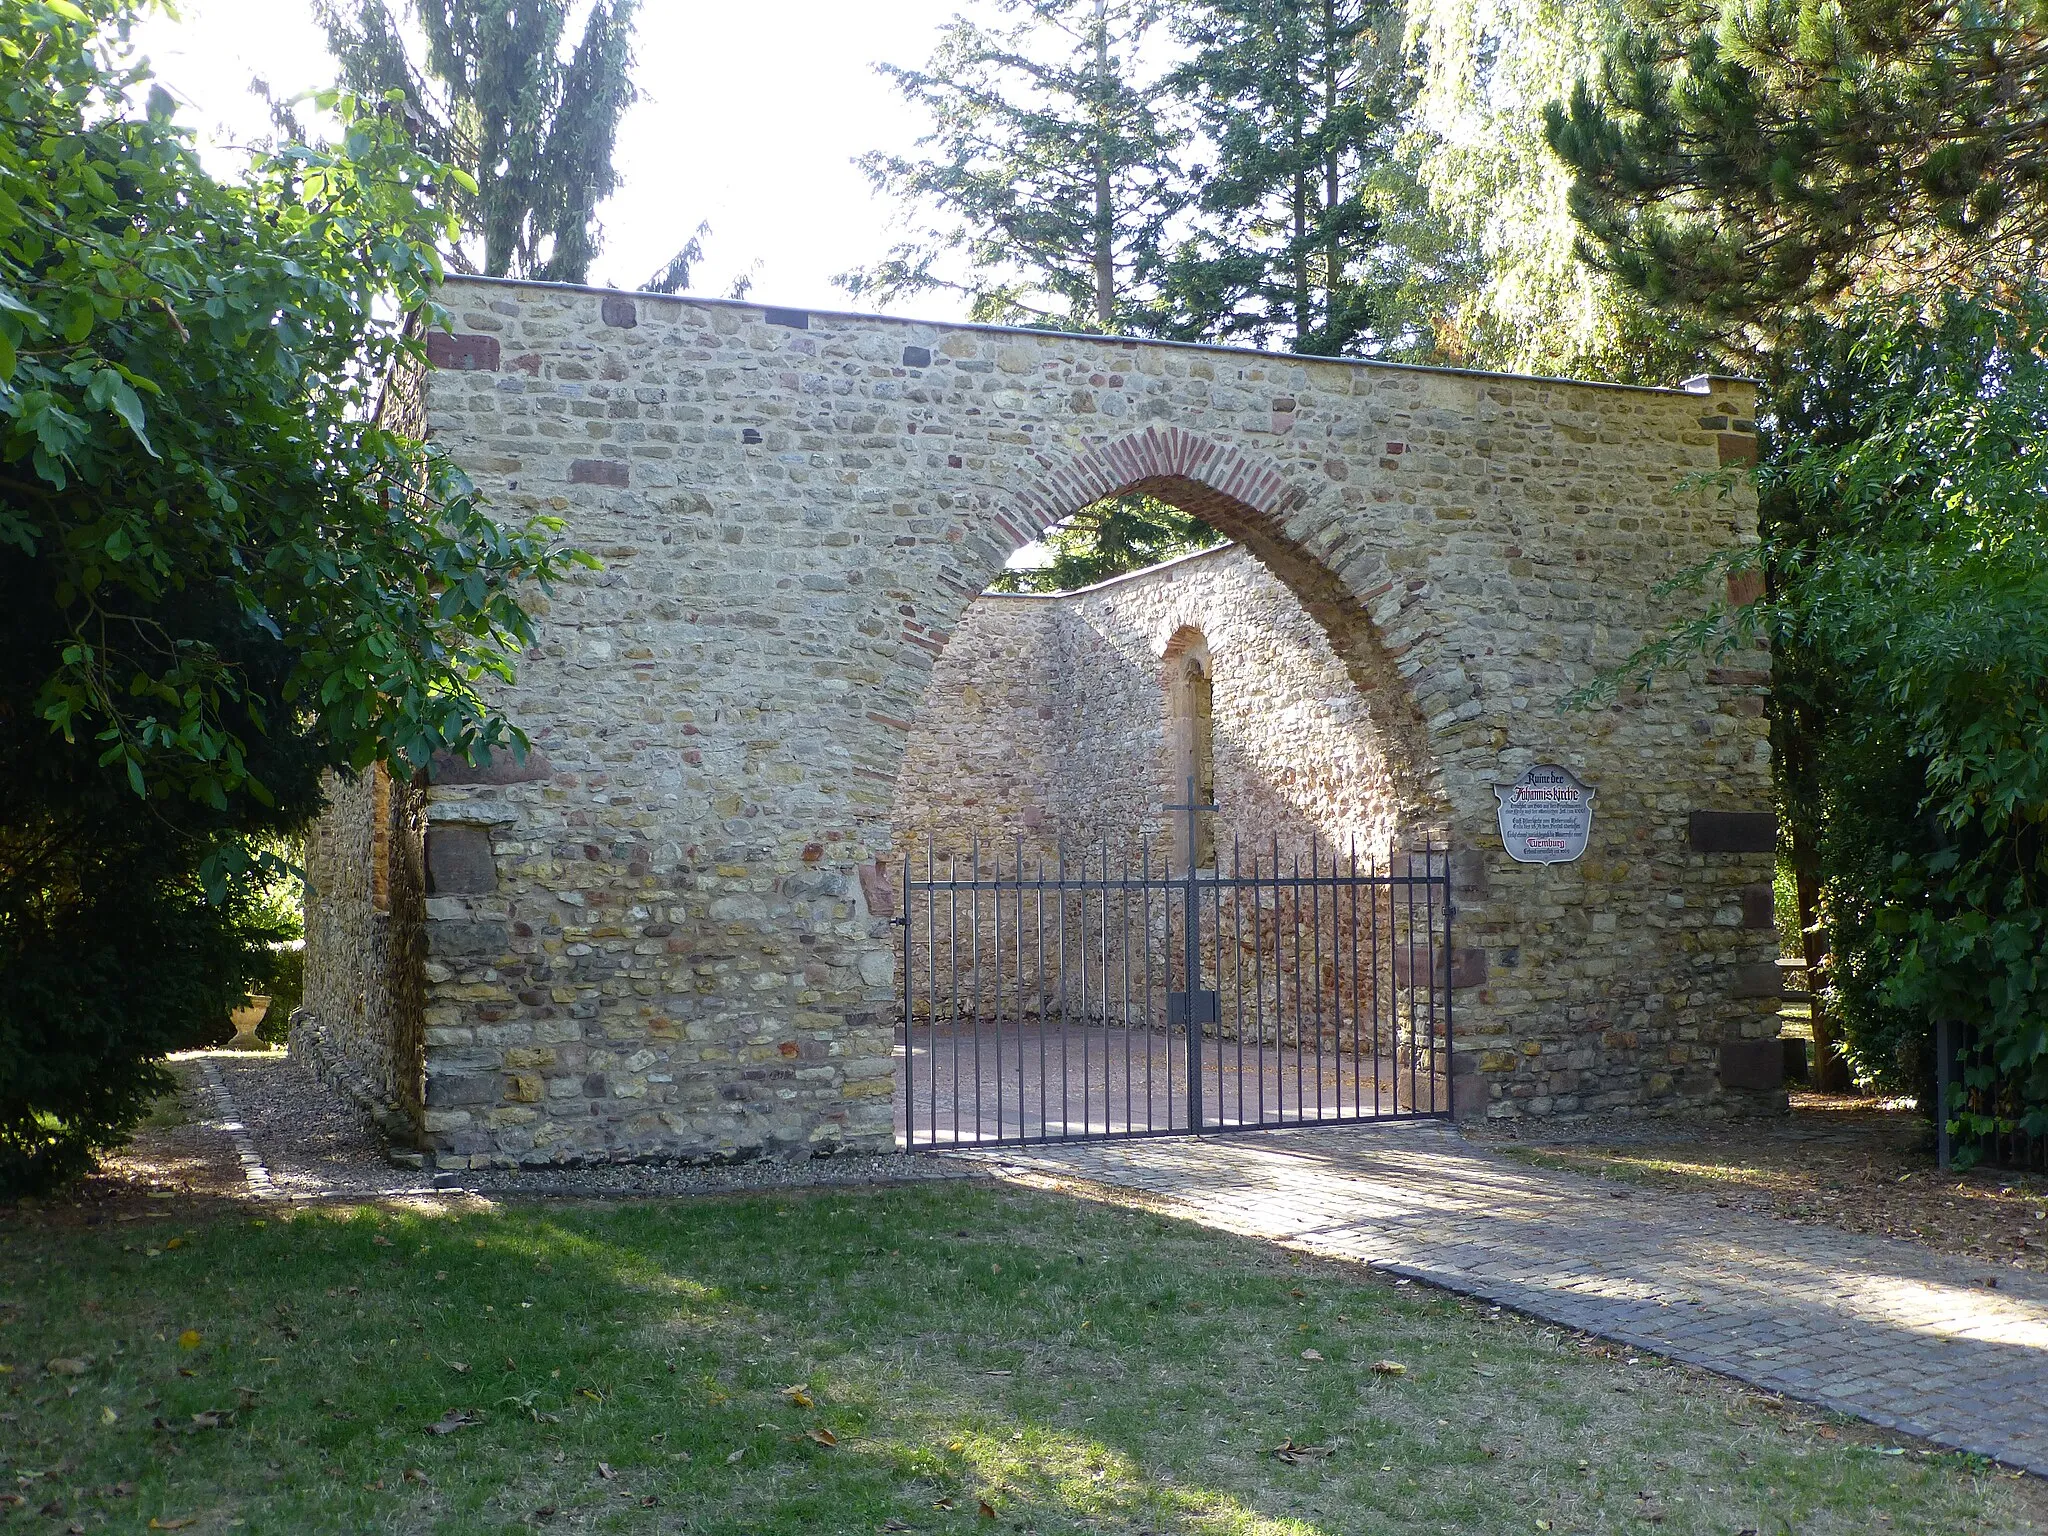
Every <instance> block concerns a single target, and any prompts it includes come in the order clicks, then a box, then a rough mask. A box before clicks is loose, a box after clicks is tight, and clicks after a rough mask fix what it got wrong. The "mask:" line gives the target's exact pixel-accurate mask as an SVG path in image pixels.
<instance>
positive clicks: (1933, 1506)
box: [0, 1184, 2042, 1536]
mask: <svg viewBox="0 0 2048 1536" xmlns="http://www.w3.org/2000/svg"><path fill="white" fill-rule="evenodd" d="M0 1360H4V1361H5V1362H7V1365H6V1372H7V1373H6V1374H5V1375H0V1383H4V1385H0V1452H4V1458H5V1471H6V1473H7V1478H6V1481H5V1482H4V1484H0V1491H4V1492H5V1494H6V1498H7V1502H8V1505H9V1507H8V1508H6V1509H4V1510H0V1529H5V1530H13V1529H21V1530H33V1531H37V1532H43V1531H49V1532H58V1531H65V1530H73V1531H77V1530H83V1531H88V1532H92V1531H99V1530H110V1531H141V1530H151V1529H181V1530H187V1531H191V1532H194V1533H198V1532H214V1531H222V1530H227V1529H235V1530H240V1531H248V1532H258V1531H273V1532H329V1531H377V1532H385V1531H441V1532H470V1531H507V1530H523V1529H543V1530H607V1531H614V1530H615V1531H647V1532H654V1531H661V1532H692V1533H697V1532H703V1533H710V1532H720V1533H733V1536H738V1533H748V1536H756V1533H783V1532H789V1533H796V1532H803V1533H813V1532H816V1533H826V1532H840V1531H846V1532H863V1533H865V1532H877V1531H906V1530H908V1531H922V1532H947V1531H954V1532H962V1533H967V1532H1004V1531H1006V1532H1023V1531H1033V1532H1038V1533H1041V1536H1053V1533H1057V1532H1082V1531H1086V1532H1118V1533H1126V1536H1136V1533H1140V1532H1153V1533H1161V1536H1164V1533H1168V1532H1174V1533H1178V1532H1190V1533H1192V1532H1201V1533H1224V1532H1244V1533H1251V1532H1259V1533H1276V1536H1277V1533H1283V1532H1285V1533H1292V1536H1309V1533H1318V1532H1328V1533H1338V1532H1343V1533H1352V1532H1358V1533H1366V1532H1371V1533H1380V1532H1388V1531H1443V1532H1489V1533H1490V1532H1510V1531H1512V1532H1532V1531H1551V1532H1556V1533H1565V1532H1646V1533H1647V1532H1651V1531H1657V1532H1670V1533H1677V1532H1700V1533H1709V1532H1711V1533H1714V1536H1737V1533H1739V1532H1743V1531H1754V1532H1757V1533H1759V1536H1780V1533H1785V1532H1797V1533H1799V1536H1820V1533H1827V1532H1852V1531H1853V1532H1868V1531H1873V1530H1890V1531H1902V1532H1903V1531H1913V1532H1940V1533H1944V1536H1950V1533H1964V1532H1991V1531H1998V1532H2004V1531H2025V1530H2035V1529H2040V1528H2042V1527H2041V1508H2042V1506H2041V1503H2040V1494H2039V1489H2038V1487H2037V1485H2035V1484H2033V1483H2031V1482H2028V1481H2016V1480H2014V1479H2013V1478H2011V1477H2009V1476H2007V1475H2005V1474H2002V1473H1999V1472H1997V1471H1996V1470H1994V1469H1991V1468H1988V1467H1986V1466H1984V1465H1983V1464H1982V1463H1978V1462H1974V1461H1972V1460H1970V1459H1969V1458H1965V1457H1960V1456H1950V1455H1942V1454H1933V1453H1930V1452H1928V1451H1926V1450H1925V1449H1923V1448H1918V1447H1913V1446H1904V1447H1901V1446H1900V1444H1899V1443H1898V1442H1897V1440H1896V1438H1894V1437H1887V1436H1885V1435H1883V1434H1882V1433H1881V1432H1879V1431H1875V1430H1871V1429H1868V1428H1866V1427H1863V1426H1859V1425H1855V1424H1853V1423H1851V1422H1849V1421H1843V1420H1832V1419H1829V1418H1828V1417H1826V1416H1825V1415H1820V1414H1816V1413H1810V1412H1808V1411H1806V1410H1803V1409H1794V1408H1787V1407H1785V1406H1783V1405H1779V1404H1775V1403H1773V1402H1772V1401H1770V1400H1768V1399H1766V1398H1764V1397H1762V1396H1760V1395H1758V1394H1754V1393H1751V1392H1748V1391H1746V1390H1743V1389H1741V1388H1738V1387H1734V1386H1732V1385H1730V1384H1728V1383H1726V1382H1723V1381H1720V1380H1718V1379H1716V1378H1713V1377H1709V1376H1706V1375H1703V1374H1700V1373H1696V1372H1690V1371H1685V1370H1681V1369H1678V1368H1674V1367H1671V1366H1668V1365H1666V1364H1663V1363H1662V1362H1658V1361H1655V1360H1649V1359H1642V1360H1636V1359H1633V1358H1631V1357H1628V1356H1626V1355H1625V1354H1624V1353H1623V1352H1621V1351H1619V1350H1607V1349H1595V1348H1591V1347H1589V1346H1588V1345H1587V1344H1586V1343H1585V1342H1584V1341H1580V1340H1574V1339H1572V1338H1570V1337H1567V1336H1564V1335H1562V1334H1560V1333H1559V1332H1558V1331H1557V1330H1554V1329H1546V1328H1544V1327H1542V1326H1541V1325H1538V1324H1535V1323H1531V1322H1528V1321H1526V1320H1524V1319H1520V1318H1517V1317H1515V1316H1513V1315H1511V1314H1503V1313H1500V1312H1497V1311H1493V1310H1490V1309H1487V1308H1485V1307H1482V1306H1479V1305H1476V1304H1470V1303H1465V1302H1461V1301H1458V1300H1455V1299H1452V1298H1448V1297H1445V1296H1441V1295H1438V1294H1435V1293H1432V1292H1430V1291H1427V1290H1425V1289H1423V1288H1421V1287H1417V1286H1395V1285H1390V1284H1385V1283H1382V1282H1379V1281H1375V1280H1371V1279H1369V1278H1367V1277H1366V1276H1365V1275H1364V1274H1363V1272H1361V1271H1357V1270H1353V1269H1348V1268H1345V1267H1342V1266H1338V1265H1332V1264H1322V1263H1316V1262H1309V1261H1302V1262H1293V1261H1291V1260H1290V1258H1289V1256H1288V1255H1286V1254H1285V1253H1282V1252H1280V1251H1278V1250H1275V1249H1273V1248H1270V1247H1265V1246H1262V1245H1259V1244H1256V1243H1252V1242H1245V1241H1239V1240H1235V1239H1231V1238H1226V1237H1220V1236H1218V1235H1216V1234H1213V1233H1210V1232H1207V1231H1204V1230H1202V1229H1200V1228H1198V1227H1194V1226H1190V1225H1187V1224H1184V1223H1181V1222H1177V1221H1174V1220H1170V1219H1166V1218H1163V1217H1160V1216H1157V1215H1154V1214H1151V1213H1148V1212H1143V1211H1135V1210H1129V1209H1120V1208H1114V1207H1108V1206H1101V1205H1091V1204H1087V1203H1081V1202H1076V1201H1071V1200H1066V1199H1062V1198H1060V1197H1057V1196H1053V1195H1047V1194H1039V1193H1034V1192H1030V1191H1025V1190H1019V1189H1014V1188H1007V1187H1003V1186H998V1185H984V1184H965V1185H963V1184H942V1185H930V1186H912V1187H898V1188H894V1189H886V1190H878V1191H866V1192H850V1191H844V1190H828V1191H824V1192H812V1193H809V1194H806V1195H803V1196H792V1195H783V1196H767V1197H750V1198H745V1199H727V1200H718V1201H696V1202H661V1203H655V1202H649V1203H640V1204H616V1205H570V1204H522V1205H512V1206H508V1207H502V1208H487V1207H484V1206H482V1205H480V1204H470V1205H467V1206H451V1207H448V1208H444V1209H436V1208H433V1207H431V1206H422V1207H420V1208H417V1209H404V1210H398V1209H389V1208H386V1209H378V1210H370V1209H358V1210H347V1211H343V1210H329V1211H319V1212H301V1213H300V1214H298V1215H297V1216H296V1217H290V1216H287V1215H285V1214H283V1213H276V1212H274V1213H271V1214H269V1215H268V1216H266V1217H263V1218H262V1219H260V1220H259V1219H253V1218H252V1215H251V1213H250V1211H249V1209H248V1208H241V1209H239V1210H235V1211H231V1212H230V1213H228V1214H225V1215H221V1216H219V1217H216V1218H210V1219H205V1220H201V1219H196V1218H195V1219H180V1220H178V1221H173V1222H165V1221H161V1220H151V1219H143V1220H138V1221H133V1222H125V1223H119V1224H115V1223H109V1224H107V1225H105V1226H102V1227H98V1228H93V1229H83V1228H69V1229H66V1228H62V1227H58V1226H34V1225H27V1224H24V1223H23V1222H19V1221H9V1222H8V1223H7V1224H6V1226H5V1227H0ZM1386 1362H1391V1363H1392V1364H1393V1365H1397V1366H1399V1367H1402V1368H1403V1369H1402V1370H1400V1371H1399V1372H1396V1371H1394V1370H1391V1369H1387V1368H1385V1366H1384V1364H1383V1363H1386ZM430 1425H438V1426H442V1427H443V1428H444V1429H445V1430H446V1432H445V1433H433V1432H430V1430H429V1426H430ZM1290 1445H1291V1446H1294V1447H1303V1448H1306V1449H1304V1450H1302V1451H1300V1452H1298V1453H1297V1452H1293V1451H1289V1452H1286V1453H1285V1454H1284V1455H1282V1456H1276V1455H1275V1454H1274V1451H1275V1448H1276V1447H1284V1446H1290Z"/></svg>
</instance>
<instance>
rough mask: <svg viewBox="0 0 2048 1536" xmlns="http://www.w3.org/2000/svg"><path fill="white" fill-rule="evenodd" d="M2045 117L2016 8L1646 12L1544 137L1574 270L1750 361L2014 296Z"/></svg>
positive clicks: (2041, 195) (2047, 152) (2032, 260)
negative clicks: (1788, 340) (1889, 304)
mask: <svg viewBox="0 0 2048 1536" xmlns="http://www.w3.org/2000/svg"><path fill="white" fill-rule="evenodd" d="M2044 99H2048V35H2044V34H2043V32H2042V31H2041V27H2040V20H2039V13H2038V11H2037V10H2036V9H2035V8H2034V7H2033V6H2031V5H2025V4H2019V3H2016V0H1987V3H1983V4H1977V5H1970V6H1952V5H1948V4H1944V3H1939V0H1907V3H1905V4H1890V3H1887V4H1874V3H1872V0H1849V3H1831V4H1827V5H1825V6H1823V5H1821V4H1818V3H1816V0H1766V3H1762V4H1753V3H1748V0H1744V3H1740V4H1737V3H1733V0H1684V3H1673V0H1663V3H1660V4H1659V5H1658V6H1657V7H1656V8H1655V9H1654V10H1653V11H1652V12H1651V14H1650V15H1649V17H1648V18H1647V19H1646V20H1644V21H1642V22H1641V23H1640V24H1637V25H1635V26H1632V27H1630V28H1629V29H1628V30H1627V31H1625V32H1624V33H1623V34H1622V35H1621V36H1620V37H1619V38H1618V39H1617V40H1616V41H1615V43H1614V44H1613V46H1612V47H1611V48H1610V49H1609V51H1608V52H1607V54H1606V57H1605V59H1604V62H1603V64H1602V67H1601V68H1600V70H1599V74H1598V81H1597V86H1596V85H1595V84H1592V83H1588V82H1585V81H1582V82H1581V83H1580V84H1579V86H1578V88H1577V89H1576V90H1575V91H1574V92H1573V93H1572V96H1571V99H1570V102H1569V104H1568V105H1566V104H1562V103H1553V104H1552V105H1551V107H1550V108H1549V111H1548V112H1547V114H1546V132H1547V136H1548V138H1549V141H1550V143H1551V145H1552V146H1553V147H1554V148H1555V149H1556V150H1557V152H1558V153H1559V155H1561V156H1562V157H1563V159H1564V161H1565V163H1566V164H1567V165H1568V166H1569V167H1570V168H1571V171H1572V172H1573V174H1574V177H1575V180H1574V183H1573V187H1572V193H1571V205H1572V210H1573V213H1574V214H1575V215H1576V217H1577V218H1578V220H1579V223H1580V224H1581V226H1582V228H1583V230H1584V235H1585V238H1584V240H1583V242H1582V248H1583V250H1584V252H1585V253H1586V254H1587V255H1589V256H1590V257H1592V258H1593V259H1594V260H1595V261H1597V262H1599V263H1601V264H1602V265H1604V266H1606V267H1607V268H1608V269H1610V270H1611V271H1612V272H1613V273H1614V274H1615V275H1616V276H1617V277H1618V278H1619V279H1620V281H1621V282H1622V283H1623V284H1625V285H1627V286H1628V287H1629V288H1631V289H1633V290H1635V291H1637V292H1640V293H1642V294H1644V295H1646V296H1647V297H1648V298H1649V299H1650V300H1652V301H1653V302H1656V303H1659V304H1664V305H1669V306H1676V307H1678V308H1681V309H1683V310H1686V311H1690V312H1692V313H1695V314H1698V315H1700V316H1702V317H1703V318H1705V319H1706V320H1707V321H1708V322H1709V323H1711V324H1713V325H1715V326H1717V327H1719V328H1720V329H1721V330H1722V331H1723V332H1724V333H1726V334H1728V335H1730V336H1732V337H1736V338H1738V339H1744V340H1745V342H1746V344H1747V345H1749V346H1753V347H1768V346H1770V345H1771V344H1772V340H1773V337H1774V336H1775V335H1780V334H1782V335H1789V334H1790V333H1791V332H1792V331H1793V330H1794V329H1795V328H1796V327H1797V326H1798V324H1799V323H1800V320H1801V317H1802V316H1803V315H1805V314H1809V313H1814V312H1823V313H1824V312H1830V311H1833V310H1837V309H1839V308H1840V307H1841V306H1842V305H1843V304H1844V303H1846V302H1848V301H1851V300H1854V299H1856V298H1859V297H1871V296H1874V295H1879V294H1887V293H1889V294H1896V293H1899V292H1902V291H1912V292H1914V293H1917V294H1920V295H1932V294H1934V293H1936V292H1938V291H1939V290H1941V289H1942V288H1943V287H1944V286H1948V285H1959V286H1962V287H1966V288H1981V287H1982V286H1983V285H1984V284H1985V283H1986V282H1987V281H1988V282H1990V283H1992V284H1994V285H1995V284H1998V283H2001V282H2009V283H2012V284H2013V285H2014V286H2015V287H2018V286H2023V285H2025V284H2026V283H2028V282H2030V281H2032V280H2033V279H2034V278H2035V277H2036V276H2037V274H2038V273H2039V271H2040V262H2041V252H2042V250H2043V249H2044V247H2048V113H2044V112H2043V111H2042V105H2041V104H2042V102H2043V100H2044Z"/></svg>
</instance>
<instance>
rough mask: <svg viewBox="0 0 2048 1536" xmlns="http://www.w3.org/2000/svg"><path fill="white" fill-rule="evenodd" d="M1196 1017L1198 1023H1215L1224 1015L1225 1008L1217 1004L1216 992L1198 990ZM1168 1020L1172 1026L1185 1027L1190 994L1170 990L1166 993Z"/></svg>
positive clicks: (1196, 995) (1195, 995) (1195, 1020)
mask: <svg viewBox="0 0 2048 1536" xmlns="http://www.w3.org/2000/svg"><path fill="white" fill-rule="evenodd" d="M1194 999H1195V1017H1194V1022H1195V1023H1197V1024H1214V1023H1216V1022H1217V1021H1218V1020H1220V1019H1221V1018H1222V1017H1223V1010H1222V1009H1221V1008H1220V1007H1219V1006H1218V1005H1217V1001H1216V994H1215V993H1214V992H1197V993H1195V994H1194ZM1166 1022H1167V1025H1168V1027H1170V1028H1185V1027H1186V1026H1187V1024H1188V1022H1189V1020H1188V994H1187V993H1185V992H1169V993H1167V994H1166Z"/></svg>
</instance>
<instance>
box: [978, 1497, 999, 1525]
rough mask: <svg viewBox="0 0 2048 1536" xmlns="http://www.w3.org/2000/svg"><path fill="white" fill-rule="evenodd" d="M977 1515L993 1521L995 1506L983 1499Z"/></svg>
mask: <svg viewBox="0 0 2048 1536" xmlns="http://www.w3.org/2000/svg"><path fill="white" fill-rule="evenodd" d="M979 1513H980V1515H981V1518H982V1519H984V1520H993V1519H995V1517H996V1507H995V1505H993V1504H991V1503H989V1501H988V1500H987V1499H983V1500H982V1501H981V1509H980V1511H979Z"/></svg>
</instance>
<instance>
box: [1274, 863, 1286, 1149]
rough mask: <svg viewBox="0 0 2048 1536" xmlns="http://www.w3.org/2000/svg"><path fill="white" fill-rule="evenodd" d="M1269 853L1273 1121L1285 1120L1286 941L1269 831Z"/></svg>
mask: <svg viewBox="0 0 2048 1536" xmlns="http://www.w3.org/2000/svg"><path fill="white" fill-rule="evenodd" d="M1272 856H1274V1122H1276V1124H1284V1122H1286V991H1284V985H1286V983H1284V981H1282V975H1284V973H1286V967H1284V965H1280V954H1282V944H1284V942H1286V940H1284V938H1282V934H1280V891H1282V889H1284V887H1282V881H1280V834H1278V831H1276V834H1272Z"/></svg>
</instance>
